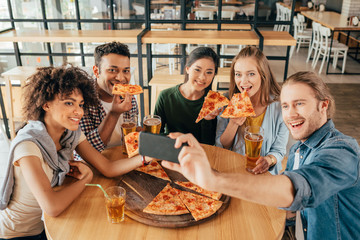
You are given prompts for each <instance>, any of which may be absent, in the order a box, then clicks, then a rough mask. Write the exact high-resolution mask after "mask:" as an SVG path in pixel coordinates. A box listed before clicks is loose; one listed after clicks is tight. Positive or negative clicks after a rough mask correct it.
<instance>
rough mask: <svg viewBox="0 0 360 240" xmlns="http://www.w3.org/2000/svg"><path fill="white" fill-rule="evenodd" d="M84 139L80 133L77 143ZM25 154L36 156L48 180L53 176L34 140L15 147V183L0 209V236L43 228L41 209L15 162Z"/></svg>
mask: <svg viewBox="0 0 360 240" xmlns="http://www.w3.org/2000/svg"><path fill="white" fill-rule="evenodd" d="M85 139H86V136H85V135H84V134H83V133H81V135H80V139H79V142H78V144H79V143H81V142H82V141H84V140H85ZM26 156H35V157H38V158H39V160H40V161H41V167H42V169H43V170H44V172H45V174H46V176H47V178H48V179H49V181H51V179H52V177H53V170H52V169H51V168H50V167H49V165H48V164H47V163H46V162H45V161H44V159H43V157H42V155H41V152H40V149H39V147H38V146H37V145H36V144H35V143H34V142H31V141H24V142H21V143H19V145H17V146H16V147H15V149H14V162H13V165H14V177H15V184H14V190H13V193H12V195H11V199H10V203H9V205H8V206H7V208H6V209H5V210H1V211H0V238H14V237H23V236H33V235H38V234H40V233H41V232H42V231H43V230H44V224H43V222H42V220H41V216H42V210H41V208H40V206H39V204H38V202H37V200H36V198H35V196H34V195H33V193H32V192H31V190H30V188H29V186H28V183H27V182H26V181H25V178H24V176H23V174H22V172H21V168H20V167H19V164H18V162H17V161H18V160H19V159H21V158H23V157H26Z"/></svg>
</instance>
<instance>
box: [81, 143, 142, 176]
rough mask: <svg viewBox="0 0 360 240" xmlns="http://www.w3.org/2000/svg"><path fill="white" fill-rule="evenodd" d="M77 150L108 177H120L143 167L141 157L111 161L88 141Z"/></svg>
mask: <svg viewBox="0 0 360 240" xmlns="http://www.w3.org/2000/svg"><path fill="white" fill-rule="evenodd" d="M75 150H76V152H77V153H78V154H79V155H80V156H81V157H82V158H83V159H84V160H85V161H86V162H88V163H90V164H91V165H92V166H94V167H95V168H96V169H97V170H99V171H100V172H101V173H102V174H103V175H104V176H106V177H116V176H120V175H122V174H125V173H127V172H130V171H131V170H133V169H135V168H137V167H140V166H141V165H142V160H141V156H140V155H137V156H135V157H132V158H126V159H119V160H115V161H110V160H109V159H107V158H106V157H104V156H103V155H102V154H101V153H99V152H98V151H96V149H95V148H93V147H92V146H91V145H90V143H89V142H88V141H87V140H84V141H82V142H81V143H80V144H79V145H78V146H77V147H76V149H75Z"/></svg>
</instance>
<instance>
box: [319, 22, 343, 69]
mask: <svg viewBox="0 0 360 240" xmlns="http://www.w3.org/2000/svg"><path fill="white" fill-rule="evenodd" d="M330 41H331V30H330V28H327V27H324V26H320V48H319V53H318V54H317V56H316V60H315V63H314V66H313V68H315V66H316V64H317V61H318V60H319V57H320V55H322V57H323V60H322V62H321V66H320V69H319V74H320V73H321V72H322V69H323V67H324V63H325V62H327V61H329V53H330V57H331V56H333V57H334V59H333V67H334V68H336V65H337V61H338V59H339V57H342V58H343V59H344V60H343V65H342V70H341V72H342V73H344V72H345V66H346V57H347V52H348V50H349V47H348V46H346V45H345V44H342V43H339V42H337V41H333V44H332V48H331V52H330Z"/></svg>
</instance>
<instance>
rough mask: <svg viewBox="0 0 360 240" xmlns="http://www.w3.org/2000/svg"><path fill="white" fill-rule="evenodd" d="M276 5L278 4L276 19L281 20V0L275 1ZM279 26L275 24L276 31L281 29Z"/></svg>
mask: <svg viewBox="0 0 360 240" xmlns="http://www.w3.org/2000/svg"><path fill="white" fill-rule="evenodd" d="M275 6H276V19H275V21H280V15H281V12H280V6H281V5H280V2H276V3H275ZM279 26H280V25H278V24H275V25H274V31H279Z"/></svg>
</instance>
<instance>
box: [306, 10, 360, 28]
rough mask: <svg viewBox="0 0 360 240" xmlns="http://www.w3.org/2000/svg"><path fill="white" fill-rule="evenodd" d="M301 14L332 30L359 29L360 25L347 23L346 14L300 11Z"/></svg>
mask: <svg viewBox="0 0 360 240" xmlns="http://www.w3.org/2000/svg"><path fill="white" fill-rule="evenodd" d="M301 14H302V15H304V16H305V17H307V18H309V19H311V20H313V21H315V22H318V23H320V24H321V25H324V26H325V27H328V28H330V29H331V30H333V31H360V26H351V25H348V22H347V16H344V15H341V14H339V13H336V12H331V11H324V12H318V11H301Z"/></svg>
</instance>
